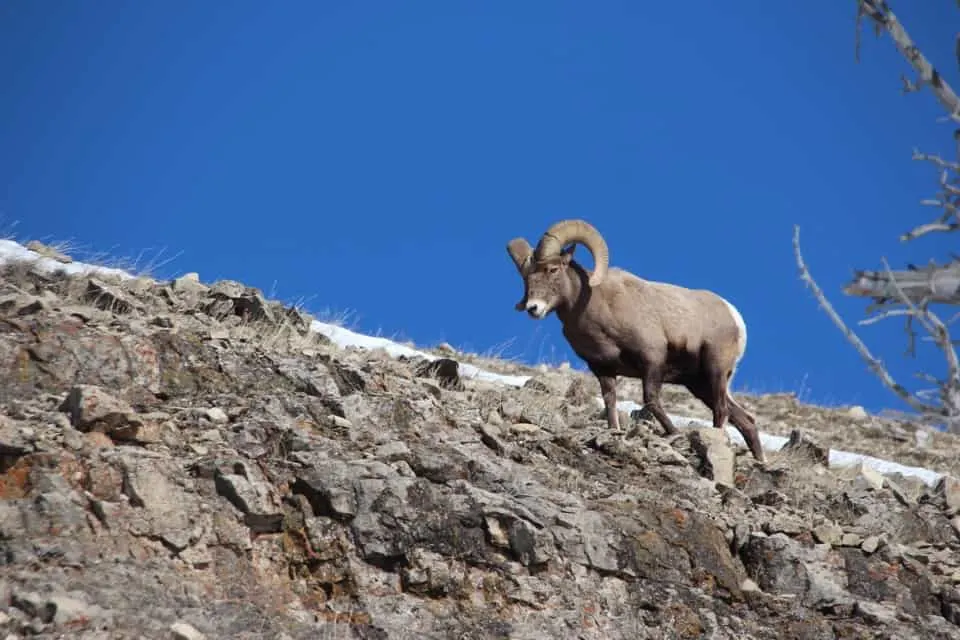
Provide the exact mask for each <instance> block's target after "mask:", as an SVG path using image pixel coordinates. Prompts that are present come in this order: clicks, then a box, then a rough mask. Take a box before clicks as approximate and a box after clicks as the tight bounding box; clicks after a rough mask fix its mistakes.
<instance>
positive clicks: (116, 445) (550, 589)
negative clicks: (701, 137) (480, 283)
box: [0, 264, 960, 640]
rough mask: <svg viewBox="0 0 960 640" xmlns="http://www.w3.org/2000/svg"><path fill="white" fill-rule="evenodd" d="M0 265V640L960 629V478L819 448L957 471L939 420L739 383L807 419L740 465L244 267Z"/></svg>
mask: <svg viewBox="0 0 960 640" xmlns="http://www.w3.org/2000/svg"><path fill="white" fill-rule="evenodd" d="M0 275H2V277H0V357H2V366H0V376H2V379H0V394H2V398H0V557H2V563H0V631H2V632H3V634H4V635H6V637H8V638H21V637H24V638H25V637H38V638H79V639H90V640H92V639H94V638H103V639H107V638H109V639H115V638H131V639H133V638H137V639H139V638H182V639H194V638H203V637H206V638H211V639H212V638H238V639H242V638H250V639H253V638H264V639H266V638H287V639H291V638H297V639H299V638H303V639H311V640H312V639H316V638H321V639H325V638H330V639H333V638H371V639H374V638H375V639H384V640H386V639H432V638H436V639H446V638H462V639H478V640H479V639H481V638H484V639H485V638H490V639H493V638H518V639H520V638H530V639H533V638H557V639H559V638H583V639H593V638H596V639H619V638H625V639H626V638H630V639H638V638H660V639H671V638H689V639H693V638H710V639H713V640H725V639H729V640H750V639H771V640H772V639H774V638H776V639H778V640H782V639H786V638H809V639H811V640H812V639H820V638H858V639H859V638H863V639H866V638H889V639H893V638H897V639H906V638H960V627H958V626H957V625H960V588H958V586H957V585H960V553H958V551H960V539H958V528H960V517H958V516H957V513H958V510H960V490H958V486H957V485H956V484H955V483H954V481H952V480H948V481H945V482H942V483H941V484H940V485H939V486H936V487H927V486H925V485H923V484H922V483H920V482H919V481H916V480H913V479H911V478H904V477H898V478H885V477H883V476H881V475H879V474H877V473H876V472H873V471H870V470H869V469H841V470H835V469H827V468H826V467H825V466H824V461H825V451H824V448H823V445H828V446H830V445H832V446H842V447H843V448H846V449H851V450H860V451H863V452H864V453H873V454H875V455H879V454H880V453H882V454H883V455H885V456H889V457H893V458H895V459H897V460H899V461H901V462H904V463H913V464H923V465H925V466H931V467H933V468H934V469H936V470H938V471H945V472H951V473H952V472H954V466H956V465H957V464H958V462H957V460H958V458H957V456H956V453H955V452H956V451H958V450H960V448H958V447H957V443H956V442H955V439H953V438H952V437H950V436H943V435H937V436H936V437H935V438H932V439H930V440H928V441H927V442H926V446H925V447H922V448H920V449H918V448H917V445H916V436H915V435H914V434H913V432H912V431H910V430H909V427H908V426H907V425H895V424H894V425H890V424H887V423H883V422H882V421H878V420H876V419H873V418H864V417H863V416H861V415H858V414H857V412H853V413H851V412H849V411H842V410H836V411H828V410H822V409H817V408H815V407H806V406H803V405H800V404H799V403H797V402H796V401H795V400H794V399H792V398H790V397H787V396H773V397H760V396H758V397H746V398H745V399H744V401H745V402H746V403H748V404H749V405H750V406H751V408H752V409H754V410H755V411H757V413H758V415H760V417H761V423H762V425H763V428H764V429H765V430H767V431H773V432H780V433H783V434H789V433H790V432H791V430H793V429H795V428H799V429H801V430H802V431H803V434H804V435H803V437H796V438H795V444H794V446H790V447H788V448H787V449H786V450H784V451H783V452H780V453H774V454H771V455H770V460H769V463H768V464H767V465H766V466H761V465H758V464H756V463H755V462H754V461H753V460H752V459H751V458H750V456H749V454H746V453H745V452H744V451H743V450H740V449H739V448H738V449H737V450H733V449H731V447H730V446H729V445H728V444H727V442H726V440H725V438H724V437H723V434H722V432H720V431H715V430H712V429H703V430H696V429H690V430H684V432H683V433H682V434H681V435H680V436H678V437H675V438H673V439H672V440H671V441H667V440H665V439H663V438H661V437H660V436H659V435H658V434H659V430H658V428H657V427H655V426H654V425H653V424H652V423H650V422H647V421H645V420H644V419H643V417H642V416H638V417H637V418H636V419H635V420H633V422H632V424H631V427H630V437H624V434H613V433H609V432H608V431H607V430H606V429H605V423H604V421H603V418H602V415H601V413H600V412H599V411H598V410H597V406H596V403H595V401H594V398H595V396H596V395H597V393H598V389H597V386H596V383H595V381H594V380H593V379H591V378H590V377H588V376H584V375H583V374H580V373H577V372H574V371H569V370H567V371H558V370H549V371H545V372H539V373H538V372H537V370H530V372H531V373H532V374H535V375H534V377H533V379H531V380H530V382H529V383H528V384H527V385H526V386H525V387H524V388H520V389H515V388H511V387H505V386H499V385H496V384H493V383H489V382H480V381H476V380H468V379H463V378H461V376H460V375H459V373H458V368H459V367H458V365H457V361H458V360H467V359H470V358H468V357H467V356H465V355H462V354H448V358H447V359H442V360H438V361H434V362H428V361H426V360H424V359H403V358H399V359H395V358H391V357H389V356H387V355H386V354H385V353H383V352H368V351H360V350H345V349H340V348H338V347H336V346H335V345H333V344H331V343H329V341H327V340H326V339H324V338H322V337H320V336H318V335H317V334H314V333H311V332H309V331H308V330H307V327H308V325H309V321H310V319H309V318H308V317H306V316H304V315H303V314H301V313H300V312H298V311H296V310H294V309H288V308H284V307H283V306H282V305H280V304H277V303H272V302H269V301H266V300H265V299H264V298H263V296H262V295H261V294H260V292H258V291H256V290H253V289H250V288H248V287H245V286H243V285H242V284H239V283H236V282H218V283H215V284H213V285H212V286H207V285H204V284H201V283H200V282H199V281H198V280H197V279H196V278H192V277H184V278H181V279H178V280H175V281H173V282H155V281H150V280H144V279H128V280H120V279H113V278H107V277H106V276H102V277H101V276H96V277H90V276H82V275H77V276H67V275H65V274H52V275H51V274H48V275H42V274H39V273H36V272H34V271H33V270H32V269H31V267H30V266H29V265H27V264H15V265H7V266H6V267H4V268H3V270H2V274H0ZM484 365H485V366H486V367H488V368H491V369H497V368H498V367H499V368H500V369H501V370H503V371H507V370H511V369H514V370H515V369H516V367H515V366H514V365H510V364H508V363H497V362H493V361H488V362H485V363H484ZM634 397H636V396H634ZM667 398H668V401H669V407H668V410H670V411H671V412H673V413H697V412H700V415H703V414H702V409H700V408H699V407H697V406H696V404H695V403H694V402H692V401H691V400H690V398H689V396H687V395H686V394H685V392H681V391H676V390H675V391H672V392H671V394H670V395H668V396H667ZM687 405H689V407H688V406H687ZM625 424H630V422H629V421H628V422H627V423H625ZM799 435H800V434H799V433H796V434H795V436H799ZM868 436H869V437H870V440H869V442H868V443H867V442H866V441H865V438H867V437H868ZM818 440H819V442H820V444H819V445H818V444H817V441H818Z"/></svg>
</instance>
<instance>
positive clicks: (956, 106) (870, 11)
mask: <svg viewBox="0 0 960 640" xmlns="http://www.w3.org/2000/svg"><path fill="white" fill-rule="evenodd" d="M858 3H859V4H858V8H859V11H858V14H857V17H858V22H859V19H860V18H862V17H864V16H865V17H867V18H870V19H871V20H873V23H874V26H875V27H876V28H877V29H878V30H879V29H884V30H886V32H887V33H889V34H890V38H891V39H892V40H893V43H894V44H895V45H896V47H897V50H898V51H900V54H901V55H903V57H904V58H906V59H907V62H909V63H910V65H911V66H912V67H913V69H914V71H916V73H917V76H918V79H917V80H916V81H915V82H913V83H910V84H912V85H914V86H915V87H917V88H920V87H924V86H927V87H930V90H931V91H933V93H934V95H935V96H936V98H937V100H938V101H939V102H940V104H941V105H942V106H943V108H944V109H946V111H947V113H948V114H950V118H951V119H952V120H954V121H955V122H958V123H960V97H957V94H956V93H955V92H954V90H953V88H952V87H951V86H950V85H949V84H947V81H946V80H944V79H943V77H942V76H941V75H940V72H939V71H937V70H936V68H934V66H933V65H932V64H930V61H929V60H927V58H926V56H924V55H923V53H921V51H920V49H919V48H917V45H916V44H914V42H913V39H912V38H911V37H910V35H909V34H908V33H907V31H906V29H904V28H903V25H902V24H900V20H899V19H897V16H896V15H895V14H894V13H893V11H892V10H891V9H890V6H889V5H888V4H887V3H886V0H858ZM858 26H859V25H858ZM858 32H859V29H858Z"/></svg>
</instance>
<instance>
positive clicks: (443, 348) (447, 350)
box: [437, 342, 457, 356]
mask: <svg viewBox="0 0 960 640" xmlns="http://www.w3.org/2000/svg"><path fill="white" fill-rule="evenodd" d="M437 351H439V352H440V353H443V354H446V355H448V356H452V355H456V353H457V350H456V349H454V348H453V346H452V345H451V344H449V343H447V342H441V343H440V344H438V345H437Z"/></svg>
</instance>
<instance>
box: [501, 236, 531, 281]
mask: <svg viewBox="0 0 960 640" xmlns="http://www.w3.org/2000/svg"><path fill="white" fill-rule="evenodd" d="M507 253H509V254H510V257H511V258H512V259H513V264H514V265H515V266H516V267H517V271H518V272H519V273H520V275H521V276H525V275H527V271H528V270H529V269H530V262H531V259H532V258H533V248H532V247H531V246H530V243H529V242H527V241H526V239H524V238H514V239H513V240H511V241H510V242H508V243H507Z"/></svg>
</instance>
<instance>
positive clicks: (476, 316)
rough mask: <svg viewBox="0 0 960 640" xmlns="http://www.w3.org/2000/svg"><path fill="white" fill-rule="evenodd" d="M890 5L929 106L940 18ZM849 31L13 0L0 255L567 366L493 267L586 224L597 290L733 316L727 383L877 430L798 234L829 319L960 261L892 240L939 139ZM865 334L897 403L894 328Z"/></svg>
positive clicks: (483, 11)
mask: <svg viewBox="0 0 960 640" xmlns="http://www.w3.org/2000/svg"><path fill="white" fill-rule="evenodd" d="M894 9H895V10H896V11H898V13H899V15H900V16H901V17H902V18H903V20H904V21H905V22H906V24H907V26H908V29H909V30H910V31H911V33H912V34H913V35H914V37H915V38H916V39H917V40H918V41H919V43H920V44H921V46H922V47H923V49H924V51H925V52H926V53H927V55H929V56H930V57H932V58H933V59H934V61H935V62H938V63H939V64H940V65H941V67H942V68H943V69H944V70H945V71H947V72H948V78H950V79H951V80H952V81H954V82H956V81H957V73H956V69H955V68H954V67H953V66H951V62H952V56H951V47H952V38H953V33H954V31H955V25H956V24H957V20H958V19H960V15H958V13H957V11H956V7H955V6H954V3H953V2H950V1H948V0H933V1H931V2H924V3H909V2H905V1H902V0H901V1H898V2H896V3H895V6H894ZM853 17H854V2H853V1H852V0H848V1H845V2H835V1H832V0H831V1H826V0H822V1H820V2H816V3H812V4H811V3H795V2H792V3H791V2H760V1H756V0H755V1H753V2H733V3H730V2H725V3H718V2H715V1H704V0H701V1H699V2H658V3H638V2H628V1H617V2H572V1H569V0H562V1H561V0H550V1H546V0H540V1H532V0H531V1H528V2H506V1H502V0H501V1H493V0H491V1H486V2H451V1H449V0H444V1H442V2H441V1H439V0H421V1H420V2H384V1H379V2H350V3H346V2H341V3H335V2H308V1H306V0H287V1H286V2H260V1H258V2H254V1H252V0H233V1H231V2H179V3H170V2H159V1H157V0H154V1H141V2H118V1H116V0H98V1H97V2H77V1H73V2H54V3H50V2H30V1H28V0H19V1H8V2H4V3H2V4H0V74H2V84H3V88H4V91H3V96H4V97H3V100H2V101H0V140H2V144H0V176H2V177H3V183H2V184H3V188H2V190H0V216H2V220H3V222H4V224H6V225H10V224H11V223H13V222H14V221H18V223H19V224H18V225H17V226H16V227H15V232H16V235H17V237H19V238H22V239H29V238H41V239H46V240H72V241H73V242H75V243H77V244H79V245H80V246H82V247H85V248H88V249H89V250H91V251H110V252H111V253H113V254H115V255H134V254H137V253H138V252H140V251H141V250H144V249H147V250H153V251H156V250H158V249H159V248H165V252H166V254H168V255H169V254H178V255H179V257H178V258H177V259H176V260H175V261H174V262H172V263H170V264H168V265H166V266H165V267H164V268H163V269H161V275H175V274H178V273H183V272H186V271H198V272H199V273H200V275H201V277H202V278H203V279H204V280H205V281H211V280H214V279H219V278H231V279H236V280H240V281H243V282H246V283H248V284H252V285H255V286H258V287H261V288H262V289H264V290H265V291H267V292H270V291H275V292H276V294H277V295H278V296H279V297H281V298H283V299H286V300H291V301H292V300H296V299H297V298H300V297H307V298H308V307H309V308H310V309H311V310H314V311H322V310H324V309H329V310H332V311H340V310H348V311H351V312H352V313H353V316H352V322H353V323H354V326H355V327H356V328H358V329H360V330H363V331H366V332H376V331H378V330H379V331H382V332H383V334H385V335H392V334H400V335H401V337H404V338H408V339H412V340H414V341H415V342H417V343H419V344H425V343H436V342H438V341H442V340H446V341H449V342H451V343H453V344H455V345H459V346H464V347H468V348H471V349H474V350H478V351H484V350H486V349H489V348H492V347H494V346H496V345H500V344H502V343H504V342H505V341H509V340H512V341H513V342H512V346H510V348H509V349H508V350H507V355H511V356H515V357H519V358H521V359H524V360H528V361H531V360H538V359H544V358H549V359H552V360H555V361H559V360H562V359H564V358H570V359H571V360H572V361H573V362H574V363H577V364H579V361H578V360H576V359H575V357H571V354H570V352H569V351H567V347H566V345H565V343H564V341H563V337H562V335H561V333H560V326H559V322H558V321H557V320H556V319H555V318H549V319H547V320H546V321H543V322H541V323H537V322H535V321H533V320H531V319H530V318H528V317H526V316H525V315H523V314H520V313H517V312H516V311H514V309H513V304H514V303H515V302H516V301H517V299H518V298H519V296H520V295H521V292H522V287H521V283H520V280H519V278H518V276H517V274H516V272H515V270H514V267H513V265H512V263H511V262H510V259H509V258H508V256H507V254H506V251H505V249H504V245H505V243H506V242H507V241H508V240H509V239H510V238H512V237H514V236H516V235H525V236H526V237H527V238H528V239H529V240H530V241H531V242H532V243H535V242H536V240H537V237H538V236H539V234H541V233H542V232H543V231H544V229H545V228H546V226H547V225H549V224H550V223H552V222H553V221H555V220H558V219H561V218H568V217H585V218H587V219H588V220H590V221H591V222H593V223H594V224H595V225H596V226H597V227H598V228H599V229H600V230H601V231H602V232H603V233H604V234H605V236H606V238H607V241H608V243H609V244H610V250H611V260H612V263H613V264H614V265H616V266H620V267H624V268H626V269H629V270H632V271H634V272H635V273H637V274H639V275H641V276H643V277H646V278H651V279H659V280H668V281H672V282H675V283H678V284H683V285H686V286H690V287H707V288H712V289H714V290H716V291H717V292H719V293H721V294H722V295H724V296H726V297H727V298H729V299H730V300H731V301H733V302H734V303H735V304H737V305H738V306H739V307H740V309H741V310H742V312H743V315H744V316H745V318H746V320H747V323H748V326H749V347H748V351H747V356H746V359H745V361H744V363H743V365H742V368H741V370H740V372H739V374H738V379H737V384H736V387H737V388H740V389H749V390H754V391H778V390H795V391H798V392H801V393H803V394H804V397H806V398H811V399H813V400H817V401H820V402H828V403H860V404H863V405H864V406H866V407H867V408H868V409H871V410H879V409H881V408H883V407H896V408H902V405H900V404H899V403H898V402H897V401H896V400H895V399H894V398H893V397H892V396H891V394H889V392H887V391H886V390H884V389H882V388H881V387H880V385H879V383H878V382H877V380H876V379H875V378H874V377H873V376H872V374H870V373H868V372H867V371H866V369H865V367H864V365H863V363H862V362H861V361H860V359H859V358H858V356H857V355H856V354H855V352H854V351H853V349H852V348H851V347H849V346H848V345H847V343H846V342H845V341H844V338H843V337H842V336H841V334H840V333H839V332H838V331H837V330H836V329H835V328H834V327H833V325H832V324H831V323H830V321H829V320H828V318H827V317H826V315H825V314H823V313H822V312H821V311H820V310H819V309H818V308H817V306H816V303H815V301H814V300H813V298H812V297H811V295H810V294H809V293H808V292H807V291H806V290H805V289H804V288H803V286H802V284H801V283H800V281H799V280H798V278H797V273H796V268H795V266H794V262H793V255H792V249H791V232H792V226H793V224H794V223H799V224H800V225H801V228H802V239H803V244H804V248H805V254H806V258H807V260H808V262H809V264H810V266H811V268H812V270H813V272H814V275H815V276H816V277H817V278H818V279H819V280H820V282H821V284H822V285H823V286H824V287H825V288H826V289H827V290H828V292H829V293H830V294H831V296H832V298H833V300H834V301H835V303H836V305H837V306H838V308H839V309H840V310H841V312H842V313H843V314H844V315H845V317H846V318H847V319H848V320H849V321H850V322H855V321H857V320H859V319H860V318H862V313H863V309H864V307H865V304H866V303H865V302H864V301H862V300H852V299H848V298H845V297H843V296H842V295H841V294H840V293H839V287H840V286H841V285H842V284H843V283H844V282H846V281H847V280H848V279H849V277H850V273H851V270H852V269H853V267H855V266H860V267H876V266H879V264H880V262H879V260H880V256H881V255H886V256H887V257H888V258H889V259H890V260H891V261H892V263H893V264H894V265H903V264H905V263H906V262H908V261H913V262H917V263H923V262H925V261H926V260H927V259H928V258H929V257H931V256H936V257H937V258H938V259H943V258H944V257H945V256H946V252H947V250H948V249H949V248H951V247H952V246H953V245H955V241H956V237H954V238H949V240H950V241H949V242H948V239H947V238H941V239H926V240H921V241H917V242H915V243H912V244H908V245H901V244H900V243H899V242H898V240H897V236H898V234H899V233H900V232H902V231H904V230H906V229H907V228H908V227H910V226H911V225H912V224H913V223H915V222H920V221H923V220H924V219H925V217H926V216H929V213H930V212H929V211H926V210H924V209H922V208H921V207H920V206H919V204H918V201H919V200H920V199H921V198H924V197H928V196H929V195H932V194H933V192H934V188H935V186H936V185H935V175H934V173H933V172H932V171H930V170H929V169H927V168H926V167H923V166H920V165H919V164H918V163H914V162H911V160H910V153H911V149H912V148H913V147H914V146H920V147H922V148H923V149H924V150H930V151H939V152H947V151H948V150H949V147H948V145H949V130H948V129H946V128H945V126H944V125H938V124H936V123H935V121H934V120H935V118H936V117H939V116H940V115H941V112H940V111H939V109H938V107H937V106H936V105H935V103H934V102H933V100H932V98H931V97H930V96H929V95H927V94H919V95H912V96H908V97H902V96H900V95H899V88H900V80H899V75H900V73H901V72H903V71H905V70H906V68H905V64H904V63H903V61H902V60H901V59H900V58H899V57H898V54H897V53H896V52H895V50H894V48H893V46H892V43H891V42H890V41H889V40H887V39H886V38H884V39H881V40H877V39H875V38H874V37H873V36H872V35H871V34H870V33H869V32H866V33H865V35H864V37H863V50H862V62H861V63H860V64H859V65H856V64H854V57H853V52H854V25H853ZM951 25H953V26H951ZM578 253H580V255H581V256H587V255H588V254H586V252H584V251H583V250H582V248H581V249H578ZM148 254H150V251H148ZM586 261H587V262H588V263H590V261H589V258H586ZM863 335H864V338H865V339H866V340H867V342H868V344H869V345H870V346H871V347H872V348H873V349H874V350H875V352H877V353H879V354H880V355H882V356H883V357H884V358H885V359H886V360H887V361H888V362H889V363H890V364H891V368H892V370H893V371H894V372H895V373H896V374H898V375H899V376H900V377H901V378H903V382H904V383H905V384H910V385H912V384H913V381H912V380H911V379H910V376H911V372H912V371H914V370H915V369H916V366H917V365H916V363H912V362H909V361H906V360H904V359H903V358H902V357H901V354H902V351H903V348H904V342H903V339H902V335H903V334H902V329H901V328H900V327H899V326H896V325H893V324H891V325H890V326H889V327H886V328H882V327H873V328H869V329H868V330H865V331H864V332H863ZM924 360H925V362H924V361H921V363H920V364H926V365H927V366H928V367H929V366H933V367H935V368H936V371H937V372H938V373H939V372H940V367H941V359H940V358H938V357H936V356H935V355H930V356H925V357H924Z"/></svg>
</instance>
